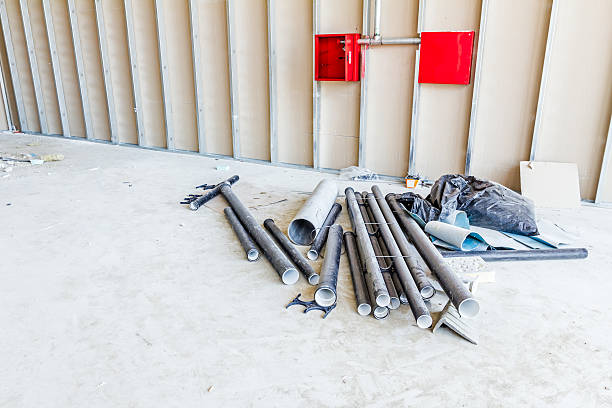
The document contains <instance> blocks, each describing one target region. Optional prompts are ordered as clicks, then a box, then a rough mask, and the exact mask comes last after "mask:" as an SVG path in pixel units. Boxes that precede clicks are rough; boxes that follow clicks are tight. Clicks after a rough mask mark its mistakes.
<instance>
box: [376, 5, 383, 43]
mask: <svg viewBox="0 0 612 408" xmlns="http://www.w3.org/2000/svg"><path fill="white" fill-rule="evenodd" d="M381 11H382V0H376V3H374V38H380V18H381V14H382V12H381Z"/></svg>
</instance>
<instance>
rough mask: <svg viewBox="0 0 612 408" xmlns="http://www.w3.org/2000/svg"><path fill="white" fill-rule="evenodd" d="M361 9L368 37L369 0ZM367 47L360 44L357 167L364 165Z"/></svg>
mask: <svg viewBox="0 0 612 408" xmlns="http://www.w3.org/2000/svg"><path fill="white" fill-rule="evenodd" d="M362 7H363V10H362V19H363V21H362V24H361V31H362V36H363V37H365V38H370V0H363V6H362ZM368 57H369V47H368V46H367V45H365V44H362V45H361V84H360V87H361V92H360V94H359V162H358V164H359V167H366V155H365V153H366V151H365V148H366V145H365V144H366V135H367V131H368V129H367V125H368V122H367V119H368V118H367V115H368V63H369V58H368Z"/></svg>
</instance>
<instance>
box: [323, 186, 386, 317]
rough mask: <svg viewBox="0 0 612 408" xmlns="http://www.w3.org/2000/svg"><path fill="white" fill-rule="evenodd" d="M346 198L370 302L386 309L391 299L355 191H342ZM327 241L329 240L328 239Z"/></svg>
mask: <svg viewBox="0 0 612 408" xmlns="http://www.w3.org/2000/svg"><path fill="white" fill-rule="evenodd" d="M344 194H345V196H346V205H347V209H348V210H349V217H350V219H351V223H352V225H353V231H355V233H356V234H357V244H358V245H357V248H358V249H359V255H360V257H361V260H362V262H363V263H364V265H365V267H364V277H365V282H366V285H367V286H368V290H369V292H370V296H371V298H372V301H373V302H375V303H376V305H378V306H382V307H386V306H387V305H389V302H390V301H391V298H390V297H389V291H388V290H387V286H386V285H385V280H384V279H383V277H382V273H381V271H380V268H379V266H378V261H377V260H376V254H375V253H374V249H373V248H372V243H371V242H370V236H369V234H368V231H367V229H366V227H365V224H364V222H363V217H362V216H361V211H359V205H358V204H357V199H356V198H355V191H354V190H353V189H352V188H350V187H349V188H347V189H346V190H344ZM328 239H329V238H328ZM372 306H374V305H372Z"/></svg>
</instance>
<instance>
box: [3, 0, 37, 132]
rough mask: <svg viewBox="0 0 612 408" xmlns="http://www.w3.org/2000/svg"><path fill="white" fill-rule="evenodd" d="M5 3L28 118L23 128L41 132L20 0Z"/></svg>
mask: <svg viewBox="0 0 612 408" xmlns="http://www.w3.org/2000/svg"><path fill="white" fill-rule="evenodd" d="M5 3H6V12H7V14H8V20H9V28H10V30H11V39H12V44H13V51H14V53H15V64H16V67H17V72H19V84H20V86H21V95H22V97H23V104H24V108H25V114H26V118H27V120H26V121H22V123H21V125H22V126H23V128H22V129H21V130H28V131H31V132H40V122H39V119H38V106H37V105H36V96H35V94H34V83H33V81H32V71H31V70H30V61H29V59H28V48H27V45H26V39H25V33H24V31H23V20H22V19H21V10H20V8H19V0H6V1H5ZM24 122H25V123H24Z"/></svg>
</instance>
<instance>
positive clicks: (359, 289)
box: [344, 231, 372, 316]
mask: <svg viewBox="0 0 612 408" xmlns="http://www.w3.org/2000/svg"><path fill="white" fill-rule="evenodd" d="M344 247H345V248H346V256H347V258H348V261H349V269H350V270H351V279H352V280H353V289H354V290H355V299H356V301H357V313H359V314H360V315H362V316H367V315H369V314H370V313H371V312H372V305H371V304H370V295H369V294H368V289H367V287H366V283H365V280H364V279H363V272H362V271H361V261H360V260H359V253H358V252H357V241H356V239H355V233H354V232H353V231H347V232H345V233H344Z"/></svg>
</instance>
